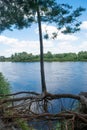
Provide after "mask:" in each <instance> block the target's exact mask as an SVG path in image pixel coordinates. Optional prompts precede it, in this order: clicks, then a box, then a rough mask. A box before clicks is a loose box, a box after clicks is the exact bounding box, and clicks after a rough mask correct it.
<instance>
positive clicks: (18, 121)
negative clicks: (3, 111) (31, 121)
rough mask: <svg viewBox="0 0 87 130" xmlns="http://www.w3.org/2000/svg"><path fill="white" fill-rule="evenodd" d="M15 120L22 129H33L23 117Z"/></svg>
mask: <svg viewBox="0 0 87 130" xmlns="http://www.w3.org/2000/svg"><path fill="white" fill-rule="evenodd" d="M16 122H17V124H18V126H19V127H20V128H21V129H22V130H34V129H33V128H32V127H29V125H28V123H27V122H26V121H24V120H23V119H17V120H16Z"/></svg>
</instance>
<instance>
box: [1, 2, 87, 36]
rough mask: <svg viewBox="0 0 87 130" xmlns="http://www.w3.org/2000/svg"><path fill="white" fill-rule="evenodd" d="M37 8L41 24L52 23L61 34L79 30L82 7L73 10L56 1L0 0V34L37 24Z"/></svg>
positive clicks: (54, 34)
mask: <svg viewBox="0 0 87 130" xmlns="http://www.w3.org/2000/svg"><path fill="white" fill-rule="evenodd" d="M37 6H39V7H40V16H41V21H42V22H45V23H53V24H54V25H56V27H57V29H62V28H63V30H62V32H63V33H74V32H76V31H78V30H79V29H80V28H79V25H80V24H81V22H80V21H78V17H79V16H80V15H81V14H82V11H84V10H85V9H84V8H82V7H78V8H77V9H75V10H73V9H72V6H70V5H68V4H58V3H57V2H56V0H21V1H20V0H12V1H11V0H0V32H2V31H4V30H5V29H10V30H13V28H17V29H23V28H24V27H26V28H27V27H29V26H31V25H32V23H36V22H38V21H37ZM46 36H47V35H46ZM46 36H45V38H47V37H46ZM54 37H56V33H55V32H54V33H53V38H54Z"/></svg>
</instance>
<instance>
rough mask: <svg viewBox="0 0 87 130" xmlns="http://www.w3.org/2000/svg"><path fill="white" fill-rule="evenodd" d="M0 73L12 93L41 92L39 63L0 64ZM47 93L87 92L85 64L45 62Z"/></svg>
mask: <svg viewBox="0 0 87 130" xmlns="http://www.w3.org/2000/svg"><path fill="white" fill-rule="evenodd" d="M0 72H2V73H3V75H4V76H5V78H6V79H8V81H9V82H10V88H11V91H12V92H18V91H36V92H41V79H40V63H39V62H17V63H12V62H0ZM45 76H46V85H47V90H48V92H52V93H74V94H78V93H80V92H81V91H87V62H45Z"/></svg>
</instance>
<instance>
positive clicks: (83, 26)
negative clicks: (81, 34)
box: [80, 21, 87, 30]
mask: <svg viewBox="0 0 87 130" xmlns="http://www.w3.org/2000/svg"><path fill="white" fill-rule="evenodd" d="M80 27H81V29H85V30H87V21H83V22H82V24H81V26H80Z"/></svg>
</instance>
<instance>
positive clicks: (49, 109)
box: [0, 92, 87, 130]
mask: <svg viewBox="0 0 87 130" xmlns="http://www.w3.org/2000/svg"><path fill="white" fill-rule="evenodd" d="M1 96H2V95H0V97H1ZM5 96H6V98H4V99H0V113H1V114H0V117H1V119H4V120H14V119H18V118H24V119H25V120H27V121H41V120H43V121H48V122H49V121H55V122H57V121H60V120H61V121H64V124H63V125H64V126H63V127H64V130H68V128H69V127H70V126H71V127H72V130H74V129H76V127H77V124H78V122H80V124H82V125H84V126H86V125H87V114H86V113H85V112H84V110H85V111H86V112H87V98H86V96H84V95H81V94H80V95H73V94H50V93H45V94H39V93H35V92H19V93H14V94H10V95H5ZM5 96H4V97H5ZM65 99H66V102H68V104H67V105H66V102H65ZM69 100H70V102H69ZM70 104H71V105H70ZM55 107H56V113H54V112H55V111H54V109H55Z"/></svg>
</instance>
